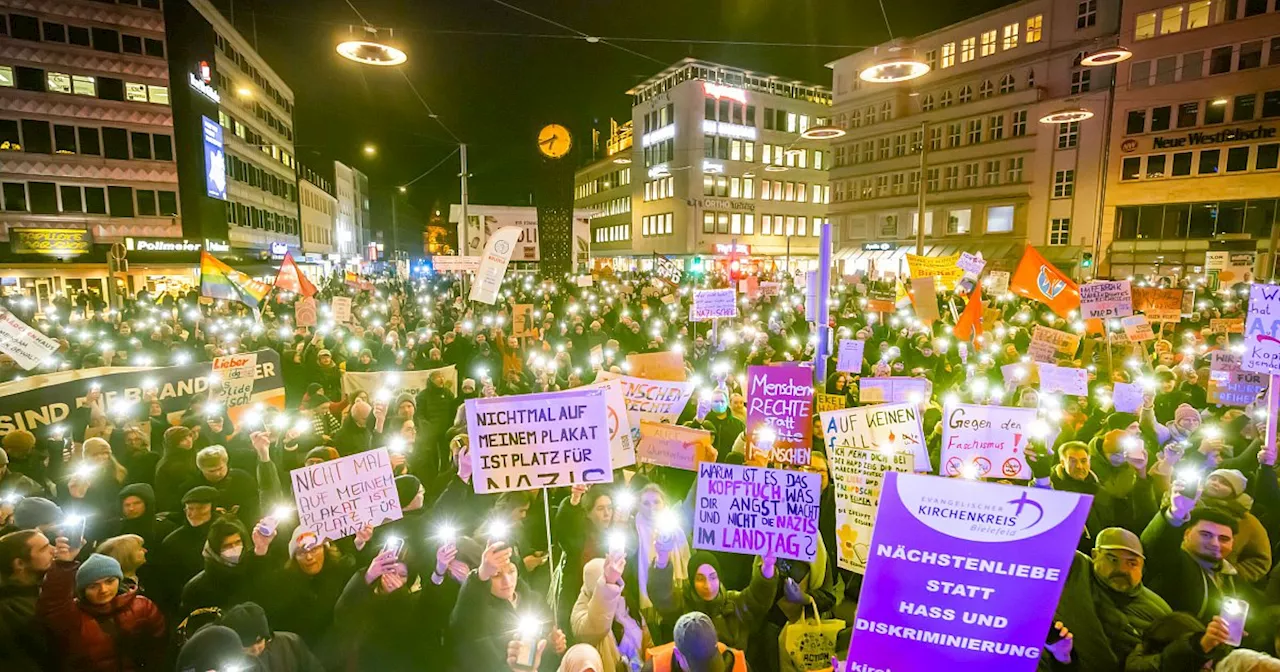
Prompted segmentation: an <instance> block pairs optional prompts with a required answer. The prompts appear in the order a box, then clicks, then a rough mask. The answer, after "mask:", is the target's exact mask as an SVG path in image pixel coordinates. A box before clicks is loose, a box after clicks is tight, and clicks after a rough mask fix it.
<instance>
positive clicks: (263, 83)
mask: <svg viewBox="0 0 1280 672" xmlns="http://www.w3.org/2000/svg"><path fill="white" fill-rule="evenodd" d="M213 46H214V47H215V48H216V49H219V50H220V51H222V53H223V54H226V56H227V58H229V59H231V62H232V63H235V64H236V67H238V68H240V70H241V71H242V72H244V74H246V75H248V76H249V78H250V79H252V80H253V83H254V84H257V85H258V88H259V89H262V90H263V91H264V92H265V93H266V94H267V97H268V98H270V99H271V100H273V101H275V104H276V105H279V106H280V108H281V109H283V110H284V111H285V112H286V113H288V114H293V103H292V102H290V101H289V99H288V98H285V97H284V94H282V93H280V91H279V90H277V89H276V87H274V86H272V85H271V82H269V81H267V78H266V77H263V76H262V73H261V72H259V71H258V69H257V68H255V67H253V65H252V64H250V63H249V59H248V58H245V56H244V55H243V54H241V53H240V52H239V51H236V49H235V47H233V46H231V41H230V40H228V39H226V38H224V37H223V36H222V35H220V34H218V33H214V36H213Z"/></svg>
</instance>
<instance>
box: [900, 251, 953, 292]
mask: <svg viewBox="0 0 1280 672" xmlns="http://www.w3.org/2000/svg"><path fill="white" fill-rule="evenodd" d="M958 263H960V255H958V254H952V255H948V256H945V257H921V256H918V255H914V254H908V255H907V269H908V270H909V271H910V273H911V277H912V278H930V277H932V278H937V279H938V289H940V290H942V291H944V292H950V291H952V290H954V289H955V288H956V283H957V282H959V281H960V278H963V277H964V270H963V269H961V268H960V267H959V266H957V265H956V264H958Z"/></svg>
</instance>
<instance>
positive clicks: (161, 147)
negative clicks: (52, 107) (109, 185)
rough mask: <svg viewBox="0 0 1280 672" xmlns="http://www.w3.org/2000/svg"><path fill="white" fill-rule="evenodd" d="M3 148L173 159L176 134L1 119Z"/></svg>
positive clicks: (111, 156)
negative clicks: (174, 136) (172, 135)
mask: <svg viewBox="0 0 1280 672" xmlns="http://www.w3.org/2000/svg"><path fill="white" fill-rule="evenodd" d="M0 150H9V151H22V152H28V153H32V154H81V155H85V156H102V157H105V158H108V159H124V160H128V159H140V160H146V161H153V160H154V161H172V160H173V138H171V137H170V136H169V135H167V134H163V133H139V132H137V131H129V130H127V129H123V128H114V127H110V126H104V127H102V128H98V127H95V126H68V125H63V124H50V122H47V121H44V120H42V119H21V120H18V119H0Z"/></svg>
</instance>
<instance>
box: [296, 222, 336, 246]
mask: <svg viewBox="0 0 1280 672" xmlns="http://www.w3.org/2000/svg"><path fill="white" fill-rule="evenodd" d="M302 232H303V236H302V242H304V243H312V244H315V245H332V244H333V233H332V232H331V231H330V230H329V228H328V227H326V226H303V227H302Z"/></svg>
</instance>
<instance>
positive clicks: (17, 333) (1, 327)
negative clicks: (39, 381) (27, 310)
mask: <svg viewBox="0 0 1280 672" xmlns="http://www.w3.org/2000/svg"><path fill="white" fill-rule="evenodd" d="M58 347H59V345H58V341H57V340H56V339H53V338H49V337H48V336H46V335H44V334H43V333H41V332H40V331H39V330H37V329H33V328H32V327H30V326H28V325H27V323H26V322H23V321H22V320H20V319H18V316H17V315H14V314H13V313H10V312H9V311H4V312H3V313H0V352H3V353H4V354H6V355H9V356H10V357H12V358H13V361H14V362H17V364H18V366H21V367H22V370H24V371H30V370H31V369H34V368H36V366H38V365H39V364H40V362H42V361H44V360H45V359H46V358H47V357H48V356H49V355H52V354H53V353H55V352H57V351H58Z"/></svg>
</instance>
